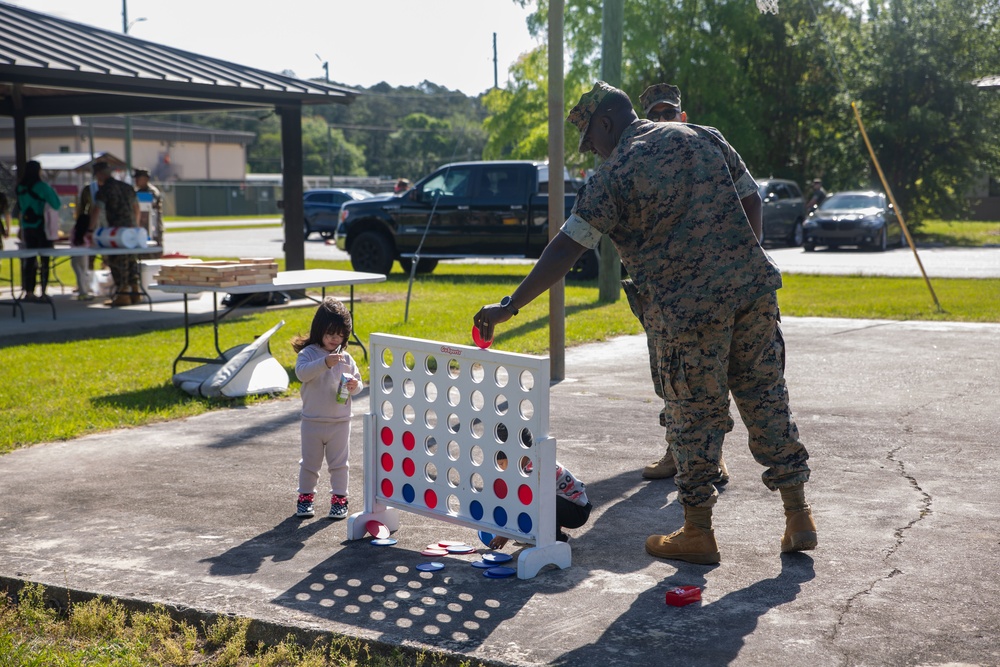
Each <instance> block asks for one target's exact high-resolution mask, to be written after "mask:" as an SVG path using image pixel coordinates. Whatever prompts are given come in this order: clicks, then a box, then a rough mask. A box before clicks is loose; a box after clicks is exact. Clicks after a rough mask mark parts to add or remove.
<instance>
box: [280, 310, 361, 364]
mask: <svg viewBox="0 0 1000 667" xmlns="http://www.w3.org/2000/svg"><path fill="white" fill-rule="evenodd" d="M352 331H354V323H353V322H352V320H351V313H350V311H348V310H347V308H345V307H344V304H342V303H341V302H340V301H338V300H337V299H334V298H333V297H327V298H326V299H324V300H323V303H321V304H319V308H317V309H316V314H315V315H313V321H312V326H311V327H310V328H309V335H308V336H296V337H294V338H293V339H292V349H293V350H295V351H296V352H301V351H302V350H303V349H305V348H307V347H309V346H310V345H322V344H323V334H328V333H329V334H338V333H339V334H340V335H341V336H342V337H343V342H342V343H341V344H340V349H339V350H337V352H341V351H343V350H344V349H345V348H346V347H347V339H348V338H349V337H350V335H351V332H352Z"/></svg>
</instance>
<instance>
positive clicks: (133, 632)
mask: <svg viewBox="0 0 1000 667" xmlns="http://www.w3.org/2000/svg"><path fill="white" fill-rule="evenodd" d="M250 624H251V622H250V620H249V619H246V618H230V617H225V616H223V617H221V618H219V619H218V620H216V621H214V622H211V623H202V624H201V625H200V626H195V625H192V624H190V623H187V622H184V621H177V620H175V619H173V618H172V617H171V616H170V615H169V614H168V613H167V610H166V609H165V608H163V607H159V606H157V607H153V608H152V609H151V610H149V611H133V610H129V609H126V608H125V607H124V606H123V605H122V604H121V603H120V602H117V601H115V600H108V599H92V600H89V601H86V602H83V601H81V602H72V601H71V602H70V604H69V605H68V608H67V609H66V610H65V613H58V612H57V611H56V610H55V609H53V608H52V606H50V605H48V604H47V600H46V595H45V590H44V589H43V588H42V587H41V586H39V585H36V584H28V585H27V586H25V587H24V588H23V589H21V591H20V593H19V594H18V596H17V598H16V599H11V598H8V597H7V596H5V595H4V594H3V593H2V592H0V666H2V667H8V666H9V667H53V666H55V665H59V666H60V667H122V666H134V667H139V666H141V665H163V666H176V667H186V666H187V665H206V666H211V667H403V666H406V667H475V666H477V665H480V664H481V663H479V662H478V661H475V660H462V659H455V658H450V657H448V656H444V655H435V654H431V653H426V652H422V651H417V650H413V649H405V648H402V647H400V648H397V649H391V650H386V651H385V653H384V654H380V653H378V652H377V651H376V650H374V649H373V648H372V647H371V646H370V645H369V644H366V643H365V642H363V641H362V640H360V639H350V638H344V637H337V636H334V635H332V634H331V635H328V636H327V637H325V638H324V639H321V640H318V641H317V642H316V643H315V644H313V645H312V646H308V647H303V646H300V645H299V644H297V643H296V642H295V641H294V640H293V638H292V637H288V638H286V639H285V640H284V641H281V642H278V643H276V644H274V645H270V646H268V645H264V644H263V643H260V642H253V641H251V640H249V630H250Z"/></svg>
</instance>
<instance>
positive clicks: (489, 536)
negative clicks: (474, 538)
mask: <svg viewBox="0 0 1000 667" xmlns="http://www.w3.org/2000/svg"><path fill="white" fill-rule="evenodd" d="M494 537H496V535H494V534H493V533H487V532H486V531H485V530H481V531H479V541H480V542H482V543H483V544H485V545H486V546H490V542H492V541H493V538H494Z"/></svg>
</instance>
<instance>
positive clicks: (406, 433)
mask: <svg viewBox="0 0 1000 667" xmlns="http://www.w3.org/2000/svg"><path fill="white" fill-rule="evenodd" d="M369 349H370V354H371V356H370V357H369V358H370V359H371V371H370V385H369V390H370V406H371V407H370V411H369V413H368V414H367V415H365V417H364V482H365V484H364V503H365V507H364V511H363V512H359V513H357V514H354V515H353V516H351V517H350V518H349V519H348V522H347V536H348V539H352V540H356V539H360V538H362V537H364V536H365V533H366V527H365V526H366V524H367V523H368V521H371V520H373V519H374V520H376V521H380V522H381V523H383V524H385V525H386V526H387V527H388V528H389V530H391V531H394V532H395V531H396V530H398V529H399V512H398V510H405V511H407V512H412V513H414V514H420V515H423V516H428V517H432V518H434V519H438V520H441V521H445V522H448V523H453V524H458V525H463V526H467V527H469V528H472V529H473V530H482V531H486V532H489V533H493V534H494V535H500V536H503V537H507V538H510V539H513V540H517V541H520V542H528V543H532V544H534V545H535V546H533V547H530V548H527V549H524V550H522V551H521V553H520V555H519V557H518V561H517V576H518V578H520V579H530V578H532V577H534V576H535V575H536V574H537V573H538V572H539V571H540V570H541V569H542V568H543V567H545V566H546V565H550V564H551V565H556V566H557V567H560V568H566V567H569V566H570V564H571V562H572V550H571V548H570V546H569V545H568V544H566V543H564V542H557V541H556V539H555V536H556V522H555V499H556V493H555V487H556V484H555V481H556V441H555V439H554V438H551V437H549V434H548V429H549V360H548V357H538V356H531V355H525V354H515V353H511V352H499V351H491V350H481V349H479V348H476V347H471V346H464V345H453V344H450V343H441V342H435V341H428V340H420V339H415V338H405V337H402V336H391V335H388V334H372V335H371V339H370V343H369ZM500 452H503V453H504V454H505V455H506V459H507V466H506V468H502V467H501V466H500V465H499V464H498V456H497V455H498V453H500Z"/></svg>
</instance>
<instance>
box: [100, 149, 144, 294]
mask: <svg viewBox="0 0 1000 667" xmlns="http://www.w3.org/2000/svg"><path fill="white" fill-rule="evenodd" d="M94 177H95V178H96V179H97V182H98V184H99V186H100V187H99V188H98V190H97V196H96V197H95V199H96V202H97V205H98V206H100V207H101V208H103V209H104V217H105V218H106V219H107V221H108V226H109V227H135V226H136V225H137V224H138V217H139V202H138V201H137V200H136V197H135V190H134V189H133V188H132V186H130V185H128V184H127V183H122V182H121V181H119V180H117V179H116V178H114V177H113V176H112V175H111V169H110V167H109V166H108V163H106V162H96V163H95V164H94ZM104 263H105V264H107V265H108V268H109V269H111V278H112V280H114V283H115V295H114V297H113V298H112V299H111V300H109V301H106V302H105V305H106V306H127V305H129V304H136V303H139V302H140V301H141V299H142V293H141V291H140V289H139V261H138V257H137V256H136V255H108V256H106V257H105V258H104Z"/></svg>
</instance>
